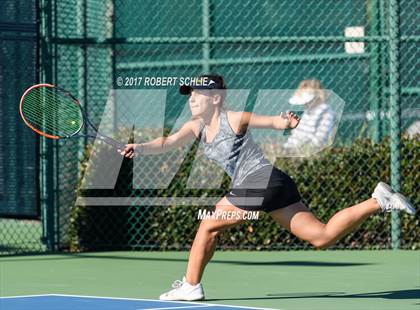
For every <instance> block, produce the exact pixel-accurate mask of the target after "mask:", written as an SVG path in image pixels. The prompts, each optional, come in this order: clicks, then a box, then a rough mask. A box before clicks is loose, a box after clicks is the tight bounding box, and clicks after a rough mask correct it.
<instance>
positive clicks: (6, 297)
mask: <svg viewBox="0 0 420 310" xmlns="http://www.w3.org/2000/svg"><path fill="white" fill-rule="evenodd" d="M44 296H56V295H54V294H41V295H22V296H5V297H0V299H8V298H30V297H44Z"/></svg>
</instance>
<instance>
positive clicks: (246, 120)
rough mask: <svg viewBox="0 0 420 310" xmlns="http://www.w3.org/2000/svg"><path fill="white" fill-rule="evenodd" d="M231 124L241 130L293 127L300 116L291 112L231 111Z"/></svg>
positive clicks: (297, 122)
mask: <svg viewBox="0 0 420 310" xmlns="http://www.w3.org/2000/svg"><path fill="white" fill-rule="evenodd" d="M231 115H232V119H233V124H234V126H235V127H237V128H239V131H240V132H242V131H244V130H246V128H248V127H251V128H271V129H277V130H282V129H293V128H296V127H297V125H298V124H299V121H300V118H299V116H297V115H296V114H295V113H293V112H289V111H288V112H286V113H283V112H282V113H281V114H280V115H275V116H269V115H259V114H255V113H251V112H231Z"/></svg>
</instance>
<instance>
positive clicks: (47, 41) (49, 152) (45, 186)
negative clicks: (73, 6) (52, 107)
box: [39, 0, 57, 251]
mask: <svg viewBox="0 0 420 310" xmlns="http://www.w3.org/2000/svg"><path fill="white" fill-rule="evenodd" d="M39 4H40V7H39V9H40V10H41V16H40V17H41V18H40V27H41V29H40V54H39V57H40V59H39V61H40V69H41V70H40V82H51V81H52V80H53V75H54V74H53V71H54V70H53V64H52V55H53V54H52V53H53V51H52V43H51V32H52V9H53V3H52V0H43V1H40V3H39ZM39 141H40V148H39V149H40V154H39V157H40V159H39V160H40V202H41V219H42V241H43V243H44V244H45V245H46V247H47V250H49V251H54V250H55V249H56V246H57V242H56V229H55V227H56V218H55V207H56V206H55V202H56V200H55V197H56V191H55V188H56V184H55V181H54V165H55V145H54V143H55V141H52V140H51V139H46V138H40V139H39Z"/></svg>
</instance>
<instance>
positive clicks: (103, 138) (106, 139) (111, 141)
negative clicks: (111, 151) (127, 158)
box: [96, 135, 125, 151]
mask: <svg viewBox="0 0 420 310" xmlns="http://www.w3.org/2000/svg"><path fill="white" fill-rule="evenodd" d="M96 138H97V139H99V140H101V141H104V142H105V143H108V144H110V145H112V146H113V147H115V148H116V149H119V150H121V151H122V150H124V148H125V144H123V143H120V142H118V141H116V140H114V139H112V138H110V137H107V136H102V135H97V136H96Z"/></svg>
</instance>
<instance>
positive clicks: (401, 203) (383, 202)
mask: <svg viewBox="0 0 420 310" xmlns="http://www.w3.org/2000/svg"><path fill="white" fill-rule="evenodd" d="M372 198H375V199H376V201H378V203H379V206H380V207H381V209H382V211H384V212H391V211H392V210H399V211H405V212H407V213H408V214H414V213H416V210H415V209H414V208H413V206H412V205H411V203H410V202H409V201H408V199H407V198H406V197H405V196H404V195H402V194H400V193H396V192H394V190H393V189H392V188H391V186H389V185H388V184H386V183H384V182H379V183H378V185H376V187H375V190H374V191H373V194H372Z"/></svg>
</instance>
